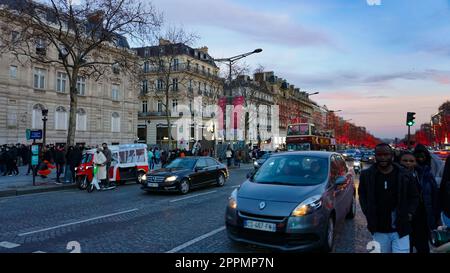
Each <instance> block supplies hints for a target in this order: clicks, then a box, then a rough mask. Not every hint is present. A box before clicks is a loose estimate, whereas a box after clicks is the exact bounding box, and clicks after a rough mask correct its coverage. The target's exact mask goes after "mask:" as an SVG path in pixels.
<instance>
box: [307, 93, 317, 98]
mask: <svg viewBox="0 0 450 273" xmlns="http://www.w3.org/2000/svg"><path fill="white" fill-rule="evenodd" d="M317 94H319V92H314V93H306V95H307V96H308V97H309V96H314V95H317Z"/></svg>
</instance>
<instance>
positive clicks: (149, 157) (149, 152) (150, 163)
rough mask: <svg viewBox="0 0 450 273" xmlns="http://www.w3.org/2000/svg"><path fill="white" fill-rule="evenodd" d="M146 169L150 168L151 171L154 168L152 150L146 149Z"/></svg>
mask: <svg viewBox="0 0 450 273" xmlns="http://www.w3.org/2000/svg"><path fill="white" fill-rule="evenodd" d="M147 155H148V167H149V168H150V170H153V169H154V168H155V162H154V161H153V157H154V155H153V152H152V149H148V154H147Z"/></svg>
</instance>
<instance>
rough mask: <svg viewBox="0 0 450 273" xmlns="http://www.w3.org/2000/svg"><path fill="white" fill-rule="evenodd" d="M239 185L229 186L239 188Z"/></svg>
mask: <svg viewBox="0 0 450 273" xmlns="http://www.w3.org/2000/svg"><path fill="white" fill-rule="evenodd" d="M240 186H241V185H236V186H231V187H230V188H233V189H234V188H239V187H240Z"/></svg>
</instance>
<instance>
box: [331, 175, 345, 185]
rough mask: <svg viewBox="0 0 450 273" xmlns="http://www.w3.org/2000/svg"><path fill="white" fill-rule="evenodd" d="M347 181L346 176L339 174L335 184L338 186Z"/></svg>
mask: <svg viewBox="0 0 450 273" xmlns="http://www.w3.org/2000/svg"><path fill="white" fill-rule="evenodd" d="M346 181H347V178H346V177H345V176H338V178H336V181H335V182H334V184H335V185H336V186H341V185H344V184H345V182H346Z"/></svg>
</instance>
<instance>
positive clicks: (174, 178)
mask: <svg viewBox="0 0 450 273" xmlns="http://www.w3.org/2000/svg"><path fill="white" fill-rule="evenodd" d="M228 176H229V173H228V169H227V167H226V166H225V165H224V164H222V163H220V162H218V161H217V160H215V159H214V158H212V157H207V156H188V157H183V158H176V159H174V160H173V161H172V162H170V163H169V164H167V165H166V166H165V167H164V168H162V169H159V170H155V171H152V172H150V173H149V174H148V175H147V177H146V178H147V182H146V183H143V184H142V187H141V188H142V190H144V191H149V192H150V191H178V192H179V193H181V194H186V193H188V192H189V191H190V190H191V189H194V188H198V187H203V186H208V185H211V184H215V185H217V186H223V185H224V184H225V182H226V179H228Z"/></svg>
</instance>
